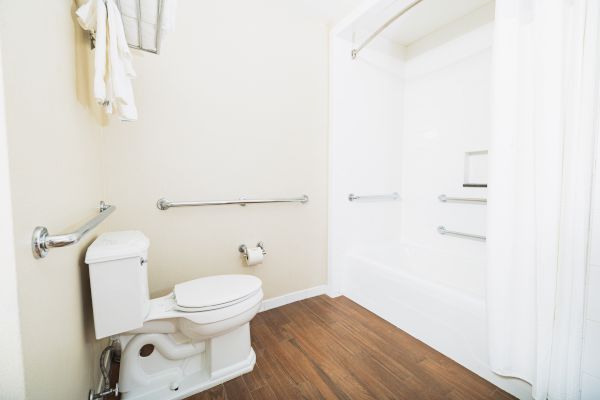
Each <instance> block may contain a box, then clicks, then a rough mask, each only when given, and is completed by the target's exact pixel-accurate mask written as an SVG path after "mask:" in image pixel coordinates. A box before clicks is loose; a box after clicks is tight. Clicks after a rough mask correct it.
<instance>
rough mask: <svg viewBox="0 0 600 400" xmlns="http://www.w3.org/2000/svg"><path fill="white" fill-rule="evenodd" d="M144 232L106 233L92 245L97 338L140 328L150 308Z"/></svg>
mask: <svg viewBox="0 0 600 400" xmlns="http://www.w3.org/2000/svg"><path fill="white" fill-rule="evenodd" d="M149 245H150V241H149V240H148V238H147V237H146V236H144V234H143V233H142V232H138V231H120V232H106V233H103V234H102V235H100V236H99V237H98V238H97V239H96V240H95V241H94V243H92V244H91V245H90V247H88V249H87V252H86V255H85V262H86V264H88V265H89V271H90V288H91V292H92V305H93V309H94V327H95V330H96V338H97V339H101V338H104V337H107V336H111V335H117V334H120V333H123V332H127V331H130V330H132V329H137V328H140V327H141V326H142V325H143V324H144V320H145V318H146V316H147V315H148V312H149V310H150V296H149V293H148V262H147V260H148V247H149Z"/></svg>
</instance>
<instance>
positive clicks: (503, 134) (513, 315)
mask: <svg viewBox="0 0 600 400" xmlns="http://www.w3.org/2000/svg"><path fill="white" fill-rule="evenodd" d="M534 3H535V5H536V6H535V7H534V8H530V7H529V6H528V5H525V3H523V2H521V1H517V0H515V1H513V0H503V1H498V2H497V9H496V10H497V13H496V31H495V40H494V49H495V53H494V71H495V74H494V76H493V82H494V91H493V93H494V97H493V113H494V117H493V128H492V145H491V149H492V152H491V160H490V171H491V172H490V173H491V177H490V198H489V214H488V221H489V227H488V251H489V258H488V270H487V280H488V285H487V300H488V302H487V304H488V318H489V329H488V332H489V345H490V356H491V365H492V368H493V369H494V371H495V372H497V373H499V374H501V375H505V376H514V377H518V378H521V379H524V380H526V381H527V382H530V383H531V384H532V385H533V396H534V398H536V399H546V398H547V397H548V398H551V399H575V398H578V397H579V393H580V362H581V344H582V343H581V337H582V334H583V323H582V321H583V312H584V287H585V276H586V275H585V271H586V267H587V253H588V239H589V237H588V236H589V235H588V231H589V218H590V186H591V182H592V179H591V176H592V166H593V154H594V141H595V136H596V134H597V132H596V131H597V123H598V117H597V115H598V89H599V76H598V71H599V70H600V54H599V51H598V48H599V47H600V37H599V34H600V27H599V23H600V5H599V4H598V2H596V1H585V0H578V1H574V2H562V1H561V2H546V1H535V2H534ZM550 44H551V45H550ZM523 82H531V84H530V85H529V84H527V85H523V84H522V83H523Z"/></svg>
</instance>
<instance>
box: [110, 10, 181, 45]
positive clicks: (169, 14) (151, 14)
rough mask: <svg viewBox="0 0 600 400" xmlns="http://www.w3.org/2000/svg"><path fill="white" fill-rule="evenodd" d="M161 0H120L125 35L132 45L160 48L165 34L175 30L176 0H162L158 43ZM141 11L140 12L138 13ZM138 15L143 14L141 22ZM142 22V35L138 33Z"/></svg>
mask: <svg viewBox="0 0 600 400" xmlns="http://www.w3.org/2000/svg"><path fill="white" fill-rule="evenodd" d="M160 2H161V0H118V4H119V7H120V8H121V14H122V16H123V25H124V27H125V36H126V37H127V42H128V43H129V44H130V45H132V46H140V39H141V42H142V43H141V45H142V46H141V47H142V48H144V49H158V48H159V47H160V45H161V44H162V41H163V40H164V38H165V36H166V34H167V33H169V32H173V31H174V30H175V13H176V8H177V1H176V0H162V12H161V16H160V31H159V35H160V41H159V42H158V43H157V41H156V34H157V29H159V28H158V26H157V25H158V24H157V22H158V21H157V20H158V16H157V13H158V7H159V4H160ZM139 6H141V7H140V9H139V10H138V7H139ZM138 11H139V13H138ZM138 15H141V17H142V18H141V22H140V21H139V18H138ZM139 24H141V27H142V29H141V37H140V35H139V33H138V25H139Z"/></svg>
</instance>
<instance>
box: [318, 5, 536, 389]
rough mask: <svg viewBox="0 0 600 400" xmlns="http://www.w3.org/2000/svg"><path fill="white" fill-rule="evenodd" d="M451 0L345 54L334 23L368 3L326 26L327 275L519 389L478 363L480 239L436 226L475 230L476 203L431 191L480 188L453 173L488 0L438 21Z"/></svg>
mask: <svg viewBox="0 0 600 400" xmlns="http://www.w3.org/2000/svg"><path fill="white" fill-rule="evenodd" d="M384 3H385V2H381V3H380V4H384ZM401 3H402V2H398V3H397V7H398V8H399V7H400V4H401ZM406 3H407V2H404V3H403V4H406ZM452 4H453V7H450V8H452V10H446V9H445V8H444V7H447V5H448V3H447V2H444V1H436V0H433V1H424V2H422V3H420V4H419V5H418V6H417V7H415V8H414V9H413V10H411V14H410V15H408V14H407V15H406V16H405V17H403V19H402V20H401V21H398V22H397V24H398V27H397V28H396V29H397V30H398V32H399V33H398V34H396V35H394V34H392V33H388V34H384V35H383V36H380V37H379V38H378V39H376V41H375V42H373V43H372V44H371V45H370V46H369V47H367V48H365V49H363V51H362V52H361V53H360V55H359V57H358V59H357V60H354V61H353V60H352V59H351V57H350V56H349V54H350V50H351V48H352V45H353V42H352V41H351V37H352V36H351V34H349V33H348V31H352V30H354V29H356V27H357V26H362V24H366V23H367V22H366V21H368V16H369V15H372V14H371V13H370V12H369V11H368V10H367V11H366V12H363V15H362V16H361V15H359V16H357V18H355V19H354V20H349V21H346V22H347V24H346V25H345V26H344V24H340V26H338V27H336V29H334V34H333V37H332V44H331V48H332V57H333V58H332V72H331V76H332V79H331V84H332V88H331V93H332V102H333V103H334V104H333V105H332V109H331V110H332V111H331V112H332V116H331V118H332V123H333V126H332V130H331V132H330V135H331V139H330V140H331V144H330V164H331V167H330V171H332V177H331V181H332V189H331V192H330V202H331V206H330V213H331V221H330V230H331V236H330V239H329V245H330V257H331V258H332V261H331V263H330V273H332V274H333V277H332V279H333V281H334V282H336V281H337V282H338V283H339V284H340V287H341V291H342V293H343V294H344V295H346V296H348V297H349V298H351V299H352V300H354V301H356V302H358V303H359V304H361V305H362V306H364V307H366V308H368V309H369V310H371V311H373V312H375V313H377V315H379V316H381V317H383V318H385V319H386V320H388V321H390V322H391V323H393V324H394V325H396V326H398V327H399V328H401V329H402V330H404V331H405V332H407V333H409V334H410V335H412V336H414V337H416V338H418V339H419V340H422V341H423V342H425V343H427V344H428V345H430V346H432V347H434V348H435V349H436V350H438V351H441V352H442V353H444V354H445V355H447V356H448V357H450V358H452V359H453V360H455V361H457V362H458V363H460V364H462V365H463V366H466V367H467V368H469V369H470V370H471V371H473V372H475V373H477V374H478V375H480V376H481V377H483V378H485V379H487V380H489V381H491V382H493V383H494V384H496V385H498V386H499V387H501V388H502V389H504V390H507V391H509V392H510V393H512V394H513V395H515V396H517V397H518V398H520V399H530V398H531V386H530V385H528V384H527V383H526V382H523V381H521V380H519V379H514V378H505V377H501V376H498V375H497V374H494V373H493V371H492V370H491V368H490V363H489V357H488V351H487V334H486V312H485V265H486V251H485V242H481V241H475V240H469V239H464V238H456V237H450V236H445V235H440V234H439V233H438V232H437V230H436V229H437V227H438V226H440V225H444V226H445V227H446V228H447V229H448V230H453V231H460V232H465V233H470V234H475V235H485V234H486V207H487V206H486V205H485V203H483V202H479V203H477V202H468V203H461V202H441V201H440V200H439V196H440V195H441V194H445V195H446V196H448V197H465V198H484V199H485V198H486V197H487V189H486V188H480V187H478V188H465V187H463V184H464V179H465V153H468V152H471V153H473V152H481V151H482V150H485V149H488V148H489V124H490V115H489V99H490V94H491V91H490V89H491V83H490V77H491V57H492V43H493V22H492V21H493V18H494V4H493V3H489V2H482V3H481V4H480V6H479V7H476V8H471V9H467V11H466V14H463V15H462V16H461V15H458V16H456V17H457V18H456V19H454V20H450V21H447V20H444V18H449V17H448V14H447V13H446V11H448V13H449V14H452V13H453V12H454V9H460V8H462V7H465V5H467V4H470V5H473V4H475V2H453V3H452ZM381 7H383V5H382V6H381ZM439 7H441V9H443V10H444V12H441V11H439V10H440V9H439ZM373 8H374V9H377V5H375V6H373ZM463 11H464V9H463ZM373 13H375V12H373ZM375 14H377V13H375ZM380 19H382V20H383V19H384V18H382V17H380ZM440 19H441V20H440ZM433 20H437V21H438V22H437V23H433V22H432V21H433ZM438 23H439V24H440V25H438ZM402 26H405V27H406V26H408V27H410V29H409V28H402ZM413 31H415V32H416V31H418V32H421V34H422V36H420V37H416V38H415V37H414V35H410V34H409V32H413ZM403 32H404V33H403ZM388 107H389V108H388ZM379 113H381V114H379ZM367 133H368V134H367ZM373 154H376V156H373ZM478 172H479V171H478ZM387 191H390V192H393V191H398V192H399V195H400V201H398V202H385V201H381V202H373V203H368V204H367V203H364V204H362V203H356V204H355V203H354V202H349V201H348V200H347V196H348V193H358V192H360V193H366V194H369V193H382V192H387Z"/></svg>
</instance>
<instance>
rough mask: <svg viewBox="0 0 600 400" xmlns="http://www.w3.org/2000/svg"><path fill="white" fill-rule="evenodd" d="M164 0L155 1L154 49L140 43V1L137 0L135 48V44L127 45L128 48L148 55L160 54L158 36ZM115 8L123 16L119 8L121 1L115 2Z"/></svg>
mask: <svg viewBox="0 0 600 400" xmlns="http://www.w3.org/2000/svg"><path fill="white" fill-rule="evenodd" d="M163 2H164V0H156V33H155V38H154V39H155V41H156V43H155V45H156V47H155V48H150V47H144V46H143V43H142V0H137V16H136V17H137V28H138V29H137V40H138V44H137V46H136V45H135V44H131V43H127V44H128V45H129V47H131V48H133V49H138V50H142V51H146V52H148V53H153V54H159V53H160V40H161V38H160V35H161V23H162V11H163V8H164V7H163ZM117 7H118V8H119V11H121V14H123V11H122V8H121V0H117Z"/></svg>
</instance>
